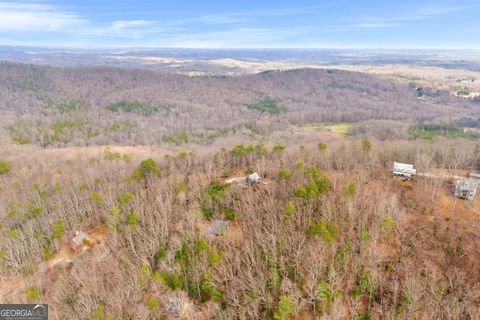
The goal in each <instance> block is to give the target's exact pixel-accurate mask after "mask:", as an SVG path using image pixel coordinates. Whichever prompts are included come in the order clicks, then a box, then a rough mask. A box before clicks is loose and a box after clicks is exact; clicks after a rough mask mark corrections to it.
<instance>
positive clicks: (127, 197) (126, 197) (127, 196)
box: [118, 192, 135, 206]
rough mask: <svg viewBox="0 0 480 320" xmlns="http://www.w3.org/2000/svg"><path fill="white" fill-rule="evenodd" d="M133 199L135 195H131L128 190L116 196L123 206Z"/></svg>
mask: <svg viewBox="0 0 480 320" xmlns="http://www.w3.org/2000/svg"><path fill="white" fill-rule="evenodd" d="M133 200H135V196H134V195H133V193H130V192H127V193H125V194H123V195H121V196H118V202H120V206H124V205H126V204H127V203H129V202H131V201H133Z"/></svg>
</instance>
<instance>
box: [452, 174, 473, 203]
mask: <svg viewBox="0 0 480 320" xmlns="http://www.w3.org/2000/svg"><path fill="white" fill-rule="evenodd" d="M478 183H479V181H478V180H473V179H468V180H467V179H460V180H458V181H457V185H456V187H455V196H456V197H459V198H462V199H467V200H473V199H474V198H475V195H476V193H477V188H478Z"/></svg>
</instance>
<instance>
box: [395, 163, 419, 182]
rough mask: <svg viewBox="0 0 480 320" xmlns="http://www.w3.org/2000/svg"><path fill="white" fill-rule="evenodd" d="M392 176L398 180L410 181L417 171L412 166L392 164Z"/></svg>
mask: <svg viewBox="0 0 480 320" xmlns="http://www.w3.org/2000/svg"><path fill="white" fill-rule="evenodd" d="M392 173H393V176H394V177H395V178H397V179H400V180H412V179H413V177H414V176H415V175H416V174H417V170H416V169H414V168H413V164H407V163H400V162H394V163H393V170H392Z"/></svg>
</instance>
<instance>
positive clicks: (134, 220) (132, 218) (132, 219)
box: [127, 212, 138, 227]
mask: <svg viewBox="0 0 480 320" xmlns="http://www.w3.org/2000/svg"><path fill="white" fill-rule="evenodd" d="M127 224H128V225H129V226H130V227H136V226H137V224H138V216H137V214H136V213H135V212H132V213H130V215H129V216H128V218H127Z"/></svg>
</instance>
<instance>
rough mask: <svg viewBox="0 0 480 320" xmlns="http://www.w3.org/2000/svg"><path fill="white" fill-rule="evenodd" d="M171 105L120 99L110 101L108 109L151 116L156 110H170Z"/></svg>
mask: <svg viewBox="0 0 480 320" xmlns="http://www.w3.org/2000/svg"><path fill="white" fill-rule="evenodd" d="M170 108H171V107H170V106H168V105H153V104H150V103H146V102H138V101H120V102H115V103H110V104H109V105H108V106H107V110H109V111H112V112H117V111H123V112H132V113H138V114H141V115H143V116H150V115H152V114H154V113H156V112H160V111H164V110H169V109H170Z"/></svg>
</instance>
